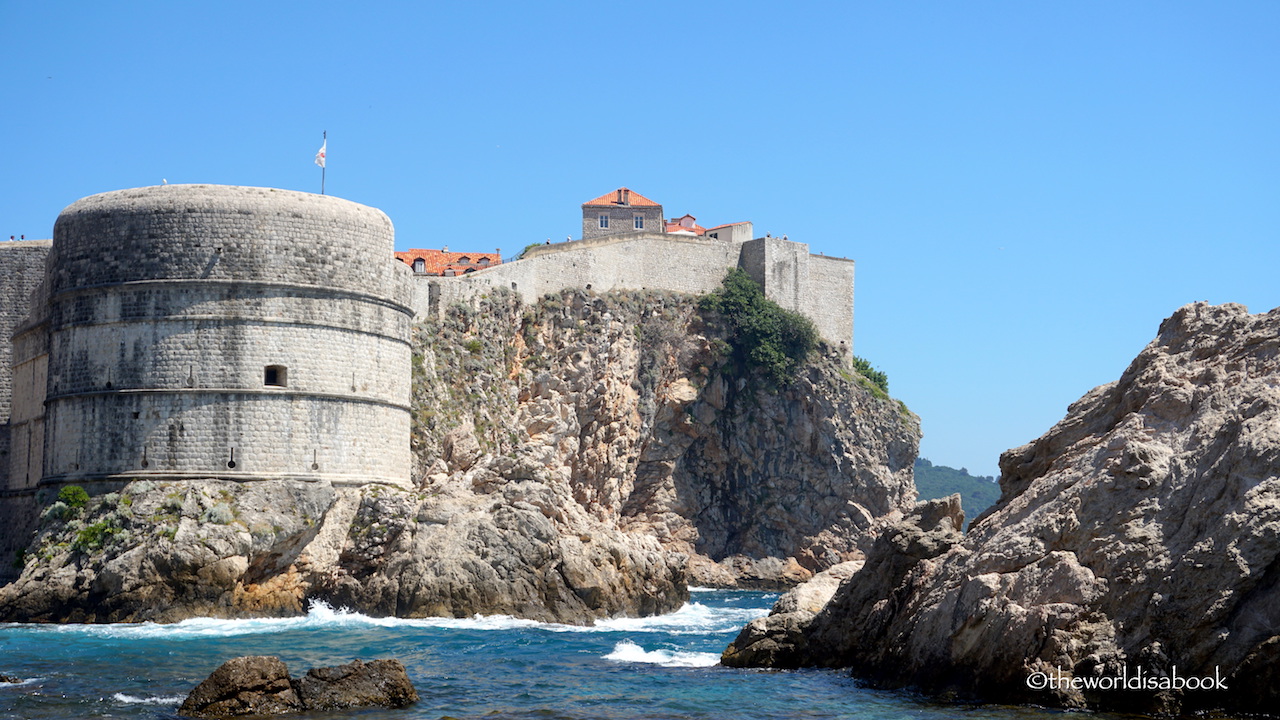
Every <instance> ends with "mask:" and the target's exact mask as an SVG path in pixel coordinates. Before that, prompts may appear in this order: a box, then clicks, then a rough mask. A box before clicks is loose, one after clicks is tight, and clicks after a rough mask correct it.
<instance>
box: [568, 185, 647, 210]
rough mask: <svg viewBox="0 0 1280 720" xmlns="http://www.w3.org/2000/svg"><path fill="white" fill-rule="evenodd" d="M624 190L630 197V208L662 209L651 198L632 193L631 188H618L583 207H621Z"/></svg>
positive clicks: (584, 204) (628, 203)
mask: <svg viewBox="0 0 1280 720" xmlns="http://www.w3.org/2000/svg"><path fill="white" fill-rule="evenodd" d="M624 190H625V191H626V194H627V196H628V197H629V202H627V205H628V206H630V207H662V206H661V205H659V204H658V203H656V202H654V201H652V200H650V199H649V198H647V197H645V196H643V195H641V194H640V193H638V192H634V191H632V190H631V189H629V188H618V189H617V190H614V191H613V192H610V193H605V194H604V195H601V196H600V197H598V198H596V199H595V200H589V201H587V202H584V203H582V207H602V206H603V207H612V206H614V205H621V204H622V203H620V202H618V194H619V193H621V192H623V191H624Z"/></svg>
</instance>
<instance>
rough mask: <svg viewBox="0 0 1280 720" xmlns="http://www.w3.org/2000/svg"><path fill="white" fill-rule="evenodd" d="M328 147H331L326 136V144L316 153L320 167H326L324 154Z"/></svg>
mask: <svg viewBox="0 0 1280 720" xmlns="http://www.w3.org/2000/svg"><path fill="white" fill-rule="evenodd" d="M328 147H329V138H325V140H324V144H323V145H321V146H320V152H318V153H316V164H317V165H319V166H320V167H324V156H325V152H326V148H328Z"/></svg>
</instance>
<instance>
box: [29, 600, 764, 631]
mask: <svg viewBox="0 0 1280 720" xmlns="http://www.w3.org/2000/svg"><path fill="white" fill-rule="evenodd" d="M768 612H769V609H768V607H752V608H741V607H738V608H733V607H711V606H708V605H704V604H703V603H699V602H691V603H686V604H685V605H684V606H683V607H681V608H680V609H679V610H676V611H675V612H672V613H668V614H666V615H654V616H650V617H643V618H607V619H601V620H597V621H596V622H595V623H594V624H592V625H564V624H559V623H545V622H538V621H536V620H525V619H521V618H516V617H511V616H509V615H475V616H472V617H469V618H442V617H432V618H395V617H372V616H369V615H365V614H364V613H359V612H354V611H352V610H349V609H347V608H334V607H332V606H330V605H329V604H328V603H325V602H323V601H320V600H313V601H312V602H311V604H310V605H309V607H308V609H307V614H306V615H303V616H298V617H287V618H247V619H222V618H190V619H187V620H183V621H181V622H177V623H170V624H162V623H154V622H145V623H118V624H109V625H72V624H69V625H47V626H38V627H36V626H23V628H24V630H26V631H32V632H54V633H66V634H72V635H75V634H83V635H92V636H97V637H103V638H116V639H131V640H136V639H146V638H162V639H165V640H184V639H190V640H199V639H207V638H217V637H238V636H245V635H261V634H270V633H285V632H293V631H298V630H327V629H339V630H341V629H357V628H360V627H381V628H448V629H453V630H472V631H482V632H483V631H502V630H517V629H530V630H543V631H547V632H560V633H600V632H605V633H609V632H629V633H636V632H642V633H650V632H651V633H670V634H675V635H700V634H704V633H715V632H728V631H731V630H734V629H736V628H739V627H742V626H743V625H745V624H746V623H748V622H750V621H751V620H754V619H755V618H757V617H761V616H763V615H766V614H768Z"/></svg>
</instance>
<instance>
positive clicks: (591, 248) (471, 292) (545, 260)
mask: <svg viewBox="0 0 1280 720" xmlns="http://www.w3.org/2000/svg"><path fill="white" fill-rule="evenodd" d="M551 248H557V249H556V250H552V249H551ZM535 251H536V252H531V253H530V256H529V257H525V258H522V259H520V260H516V261H512V262H509V263H503V264H502V265H497V266H495V267H492V268H488V269H486V270H481V271H478V272H475V273H472V274H470V275H466V276H462V277H457V278H433V279H432V280H431V284H432V285H435V286H437V288H438V292H437V293H436V294H435V295H434V297H432V296H431V295H430V294H429V293H425V292H421V291H420V292H418V293H417V294H415V300H414V311H415V313H416V314H418V315H421V316H426V315H428V314H431V313H437V312H440V311H441V310H442V309H443V308H446V307H448V306H449V304H450V303H453V302H459V301H466V300H467V299H469V298H471V297H473V296H475V295H477V294H480V293H482V292H484V291H485V290H486V289H488V288H492V287H495V286H502V287H507V288H510V289H511V290H513V291H515V292H517V293H519V294H520V296H521V299H522V300H523V301H524V302H526V303H531V302H534V301H536V300H537V299H538V298H540V297H541V296H542V295H544V294H546V293H553V292H559V291H560V290H562V289H564V288H566V287H580V288H586V287H590V288H591V289H592V290H595V291H597V292H607V291H609V290H624V289H630V290H639V289H642V288H655V289H663V290H673V291H676V292H687V293H705V292H710V291H712V290H714V289H716V288H718V287H720V282H721V281H722V280H723V279H724V275H725V273H726V272H727V271H728V270H729V269H730V268H732V267H736V266H737V264H738V253H739V250H738V246H737V245H735V244H733V243H728V242H724V241H718V240H707V239H704V238H699V237H692V236H687V235H666V234H652V235H648V234H635V235H632V236H629V237H625V238H614V239H611V240H609V241H605V240H604V239H599V240H594V241H582V242H581V243H565V244H563V245H552V246H549V247H548V248H547V249H543V248H535ZM513 283H514V285H515V286H514V287H512V284H513ZM425 284H426V283H422V282H419V285H425Z"/></svg>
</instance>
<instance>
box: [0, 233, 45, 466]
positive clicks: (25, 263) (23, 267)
mask: <svg viewBox="0 0 1280 720" xmlns="http://www.w3.org/2000/svg"><path fill="white" fill-rule="evenodd" d="M52 244H53V243H52V241H49V240H17V241H13V242H0V423H3V422H5V421H7V420H8V419H9V414H10V409H11V408H10V402H11V398H12V395H13V376H12V373H11V370H12V368H13V348H12V347H11V345H10V342H9V339H10V337H11V336H12V335H13V333H14V331H15V330H17V328H18V326H19V325H21V324H22V322H23V321H24V320H26V318H27V315H28V313H29V312H30V310H31V308H30V297H31V293H32V292H33V291H35V289H36V287H37V286H38V285H39V284H40V282H41V281H43V280H44V273H45V259H46V258H47V257H48V255H49V249H50V247H51V246H52ZM0 467H3V463H0ZM0 472H2V470H0Z"/></svg>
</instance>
